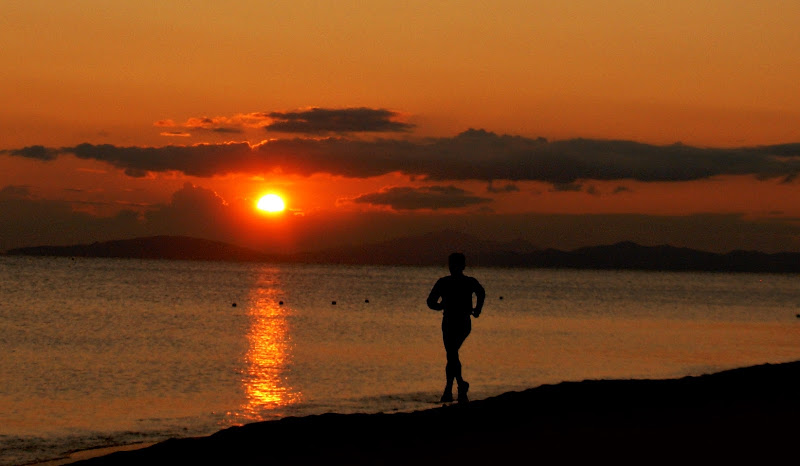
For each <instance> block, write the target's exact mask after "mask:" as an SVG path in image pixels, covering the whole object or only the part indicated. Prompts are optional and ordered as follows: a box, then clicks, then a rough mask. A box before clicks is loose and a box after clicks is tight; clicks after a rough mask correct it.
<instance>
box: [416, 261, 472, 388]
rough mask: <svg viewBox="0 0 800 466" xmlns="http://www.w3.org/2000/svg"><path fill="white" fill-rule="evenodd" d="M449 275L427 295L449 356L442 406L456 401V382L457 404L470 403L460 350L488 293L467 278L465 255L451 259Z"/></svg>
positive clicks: (470, 278)
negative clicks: (455, 389)
mask: <svg viewBox="0 0 800 466" xmlns="http://www.w3.org/2000/svg"><path fill="white" fill-rule="evenodd" d="M447 263H448V266H449V267H450V275H449V276H446V277H442V278H440V279H439V280H438V281H437V282H436V284H435V285H433V289H432V290H431V293H430V294H429V295H428V307H429V308H431V309H433V310H435V311H443V312H442V340H444V349H445V351H446V352H447V366H446V367H445V374H446V375H447V384H446V385H445V387H444V393H443V394H442V399H441V401H442V402H449V401H453V380H456V381H457V382H458V401H459V402H466V401H469V399H468V398H467V390H469V383H467V382H466V381H465V380H464V379H463V378H462V377H461V361H460V360H459V359H458V349H459V348H461V344H462V343H464V340H466V339H467V336H468V335H469V332H470V330H472V321H471V320H470V316H475V317H478V316H479V315H481V310H482V309H483V301H484V300H485V299H486V292H485V291H484V289H483V287H482V286H481V284H480V283H478V280H476V279H474V278H472V277H468V276H466V275H464V268H465V267H466V258H465V257H464V254H461V253H458V252H455V253H453V254H450V257H449V258H448V261H447ZM473 294H474V295H475V296H476V298H477V299H476V301H475V308H473V307H472V295H473Z"/></svg>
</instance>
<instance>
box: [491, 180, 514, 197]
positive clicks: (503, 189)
mask: <svg viewBox="0 0 800 466" xmlns="http://www.w3.org/2000/svg"><path fill="white" fill-rule="evenodd" d="M486 191H487V192H490V193H495V194H497V193H516V192H519V186H517V185H515V184H512V183H506V184H505V185H503V186H494V185H493V184H492V181H491V180H489V186H487V187H486Z"/></svg>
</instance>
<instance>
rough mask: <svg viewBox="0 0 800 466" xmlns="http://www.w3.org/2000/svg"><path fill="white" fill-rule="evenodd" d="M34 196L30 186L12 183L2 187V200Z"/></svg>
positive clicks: (0, 198) (0, 191) (0, 197)
mask: <svg viewBox="0 0 800 466" xmlns="http://www.w3.org/2000/svg"><path fill="white" fill-rule="evenodd" d="M32 197H33V196H31V188H30V186H24V185H11V186H6V187H5V188H3V189H0V200H10V199H31V198H32Z"/></svg>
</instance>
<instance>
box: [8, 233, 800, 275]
mask: <svg viewBox="0 0 800 466" xmlns="http://www.w3.org/2000/svg"><path fill="white" fill-rule="evenodd" d="M452 251H462V252H464V253H465V254H466V255H467V263H468V265H469V266H483V267H534V268H572V269H636V270H673V271H681V270H697V271H726V272H777V273H787V272H788V273H800V253H777V254H767V253H762V252H756V251H732V252H729V253H727V254H716V253H711V252H704V251H697V250H694V249H688V248H677V247H673V246H668V245H662V246H641V245H639V244H636V243H632V242H622V243H617V244H613V245H608V246H594V247H584V248H580V249H575V250H573V251H560V250H556V249H538V248H536V247H534V246H533V245H532V244H530V243H529V242H527V241H525V240H518V241H513V242H497V241H487V240H482V239H478V238H475V237H473V236H470V235H466V234H463V233H457V232H447V231H445V232H440V233H430V234H426V235H422V236H416V237H406V238H400V239H394V240H389V241H385V242H382V243H376V244H368V245H362V246H350V247H341V248H335V249H328V250H324V251H318V252H307V253H299V254H283V255H279V254H264V253H262V252H259V251H256V250H253V249H248V248H243V247H239V246H234V245H231V244H227V243H222V242H219V241H210V240H205V239H199V238H190V237H185V236H153V237H147V238H135V239H128V240H118V241H105V242H97V243H92V244H79V245H72V246H35V247H26V248H17V249H11V250H9V251H7V252H6V254H7V255H27V256H67V257H119V258H139V259H178V260H214V261H242V262H278V263H332V264H372V265H379V264H382V265H444V264H445V262H446V260H447V255H448V254H449V253H450V252H452Z"/></svg>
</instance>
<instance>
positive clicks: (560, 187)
mask: <svg viewBox="0 0 800 466" xmlns="http://www.w3.org/2000/svg"><path fill="white" fill-rule="evenodd" d="M551 191H553V192H580V191H583V185H582V184H580V183H553V189H552V190H551Z"/></svg>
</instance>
